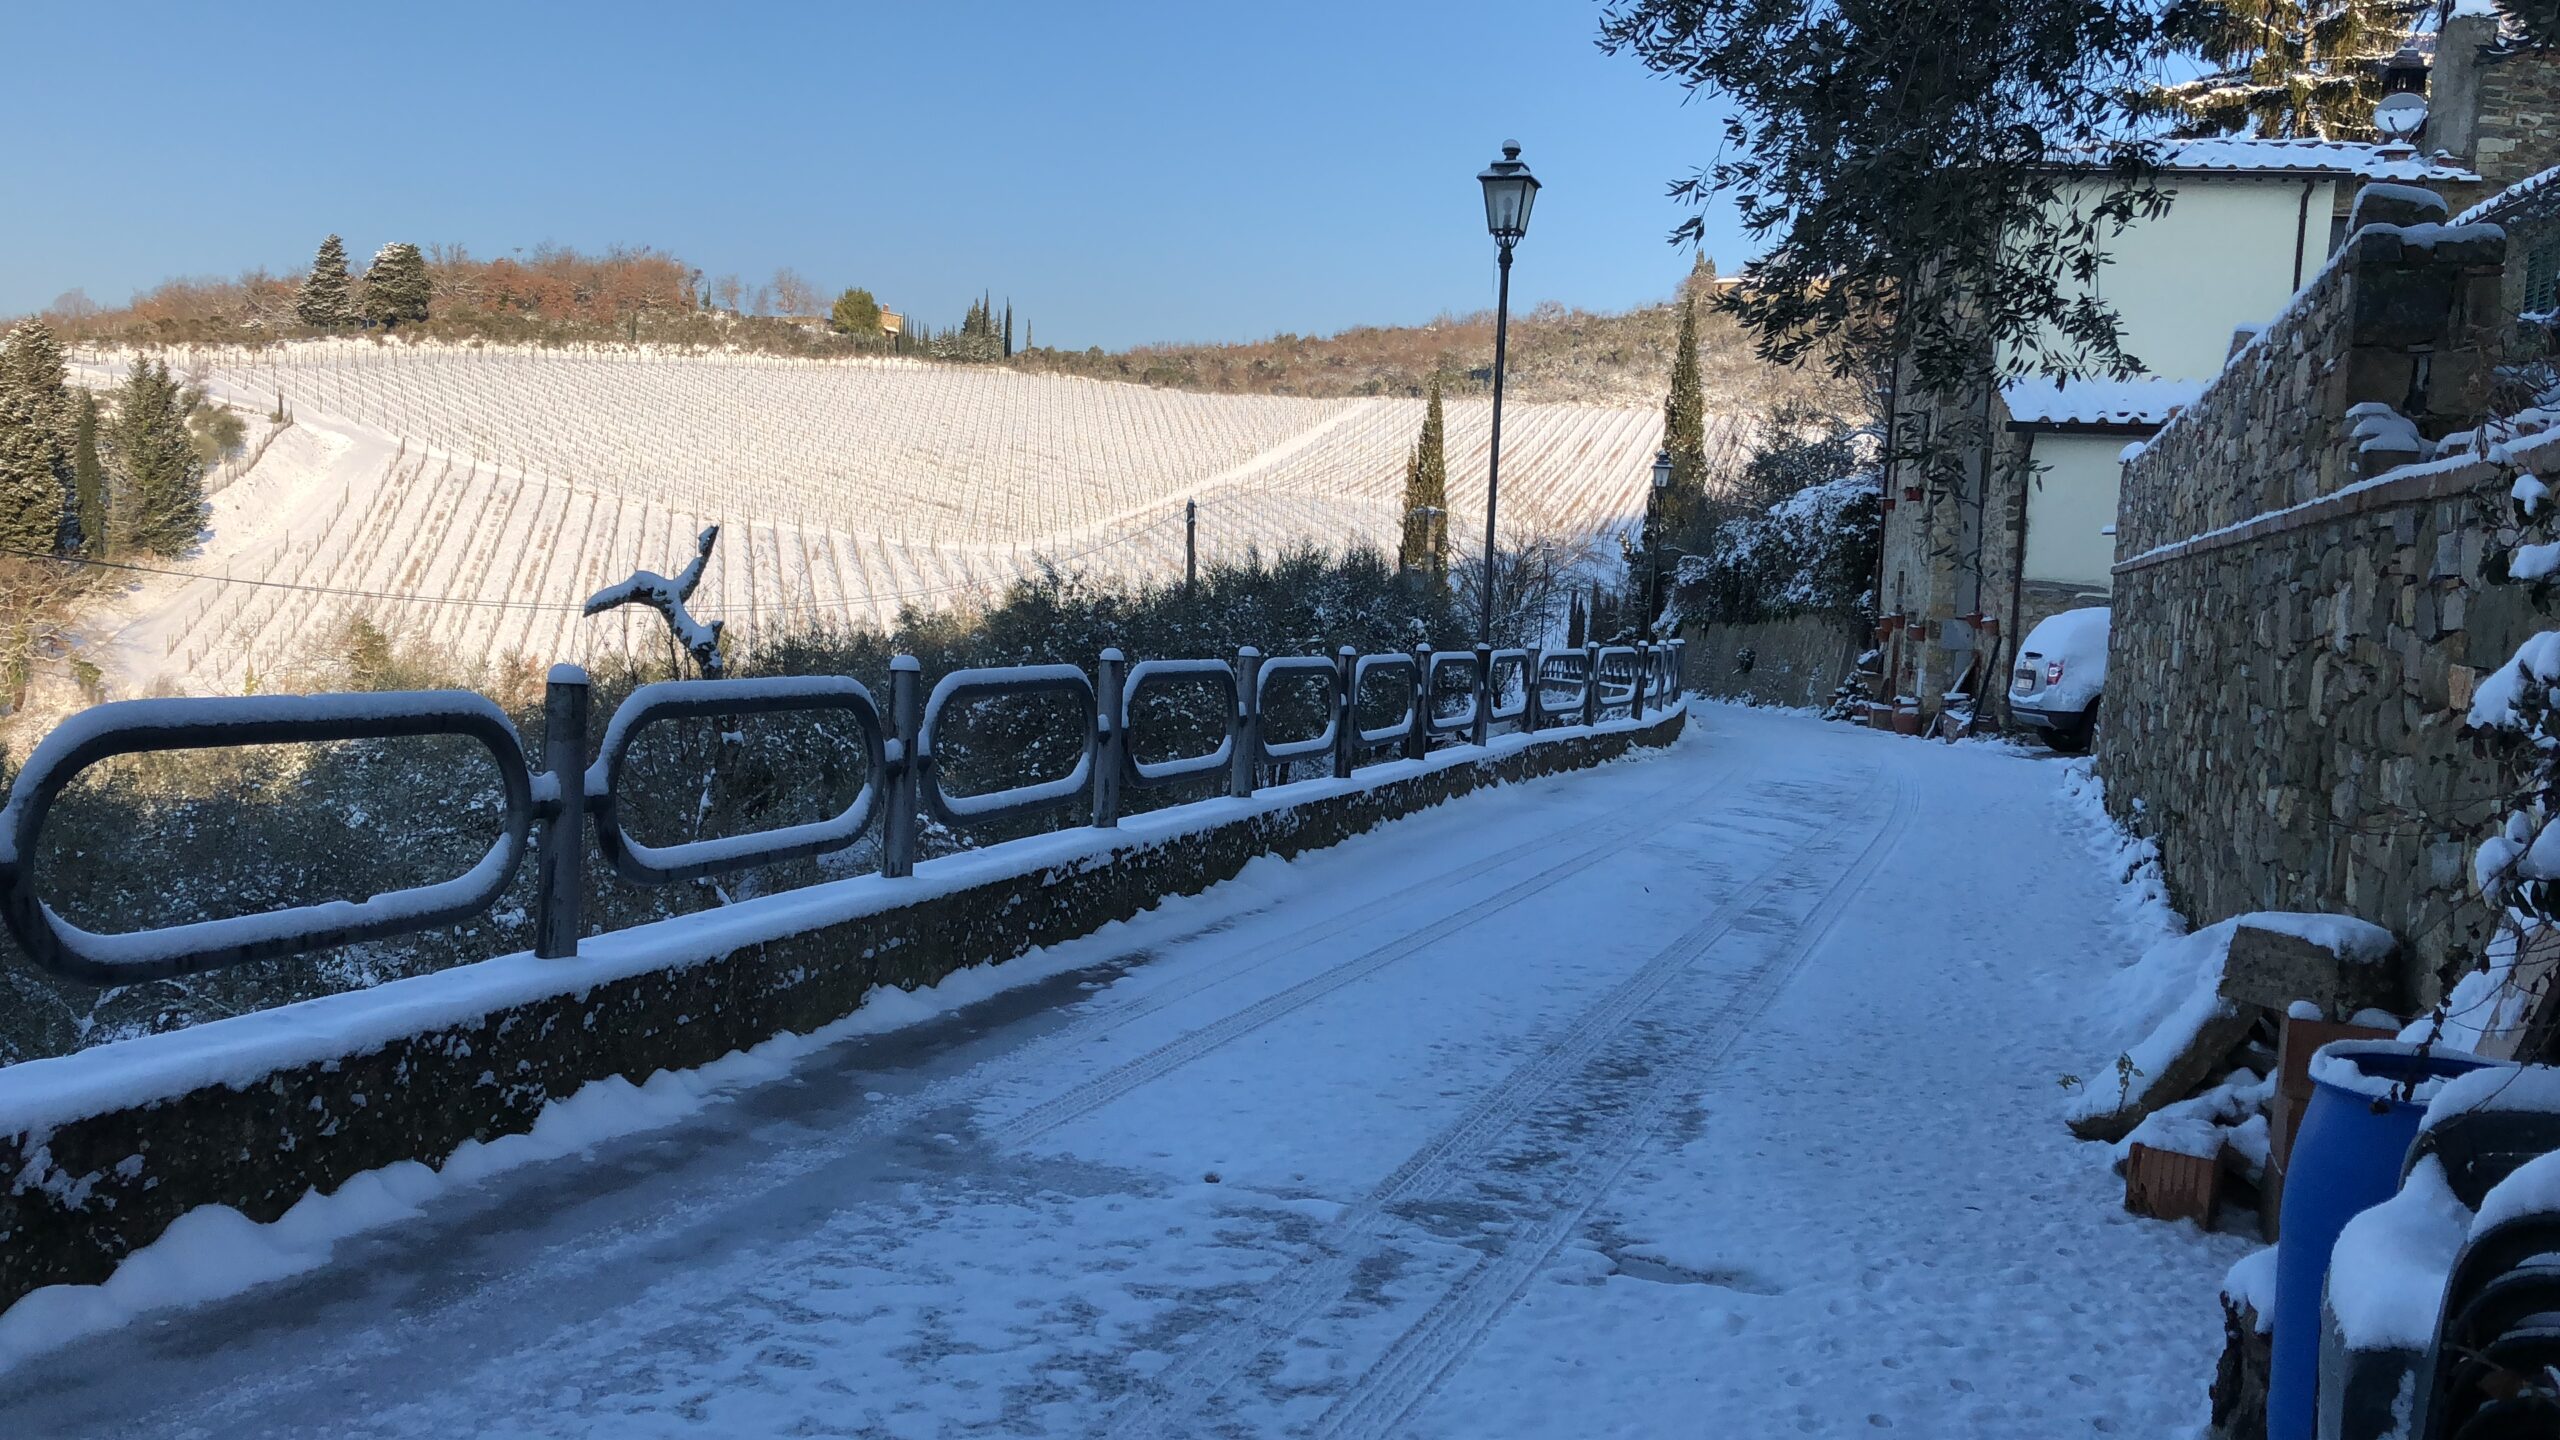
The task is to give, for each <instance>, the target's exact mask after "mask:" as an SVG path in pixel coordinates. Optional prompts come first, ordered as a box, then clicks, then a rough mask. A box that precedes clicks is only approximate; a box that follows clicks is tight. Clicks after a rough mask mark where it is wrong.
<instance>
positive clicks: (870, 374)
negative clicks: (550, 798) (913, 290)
mask: <svg viewBox="0 0 2560 1440" xmlns="http://www.w3.org/2000/svg"><path fill="white" fill-rule="evenodd" d="M88 358H89V359H90V361H91V363H90V364H89V365H88V366H87V367H85V370H84V374H85V376H86V378H89V379H90V380H92V381H93V382H95V381H101V380H104V379H107V378H109V377H110V376H111V375H112V374H113V373H114V370H115V364H116V359H117V357H115V356H112V355H107V356H94V357H88ZM188 363H189V364H191V365H192V366H194V367H195V368H196V369H197V371H198V373H200V374H202V375H203V377H204V378H205V380H206V382H207V383H208V384H209V386H210V387H211V389H212V390H213V391H214V393H216V394H217V395H219V396H221V397H223V398H224V399H226V400H228V401H230V402H231V403H232V404H234V405H235V406H237V407H238V408H240V409H242V410H244V411H250V412H253V413H265V412H268V411H271V410H273V409H274V408H275V407H276V406H277V405H278V404H279V402H281V404H282V406H283V407H284V408H285V409H287V410H289V411H290V412H291V415H292V417H293V421H294V424H293V426H292V428H290V429H288V430H286V431H285V432H284V433H282V434H281V435H279V436H278V437H277V438H276V439H275V441H274V443H273V444H272V445H271V446H270V447H269V449H268V450H267V451H266V453H265V454H264V455H263V456H262V457H261V459H260V461H259V463H258V464H256V465H254V466H252V467H251V468H250V469H249V470H248V471H247V472H246V473H245V474H244V475H243V476H242V477H240V478H239V479H238V480H237V481H236V482H234V483H232V484H230V485H228V486H227V487H226V488H224V489H223V490H222V491H221V492H220V493H219V494H218V495H217V496H216V497H215V503H214V523H213V526H212V537H211V540H210V543H209V544H208V546H207V547H206V549H205V551H204V552H203V554H202V555H200V556H198V557H196V558H195V559H193V560H191V561H189V562H187V567H186V568H188V569H189V570H191V571H193V572H195V573H197V574H200V575H204V576H208V577H215V578H208V579H204V580H195V581H183V580H175V579H171V578H168V577H161V578H157V579H154V580H151V581H150V582H148V583H146V584H145V585H144V586H143V587H142V588H141V589H140V590H139V591H138V592H137V593H136V594H135V595H133V596H132V597H130V598H129V599H128V600H127V602H126V603H125V606H124V609H123V613H122V615H121V616H120V617H119V618H120V621H121V625H122V628H121V630H120V631H118V632H117V634H116V639H115V643H114V644H113V645H112V647H111V651H110V653H111V654H112V656H113V660H114V665H113V669H114V670H115V671H117V672H120V674H121V677H122V678H124V679H126V680H128V681H130V682H132V683H134V684H136V685H144V684H148V683H151V682H153V681H157V680H164V679H165V680H167V681H169V682H172V683H174V684H176V685H177V686H179V687H180V688H185V689H215V690H230V689H236V688H238V686H239V684H240V683H241V680H242V678H243V676H244V673H245V672H249V671H261V672H265V673H273V672H274V671H275V670H276V669H277V668H278V667H279V666H284V665H289V664H291V663H294V661H295V660H296V658H297V656H298V655H300V654H301V653H302V652H303V651H304V650H305V648H306V647H307V646H308V644H309V642H310V639H311V637H312V635H313V633H314V631H315V627H321V626H325V625H327V624H330V623H332V622H333V621H335V620H337V619H339V618H341V617H344V616H346V615H350V614H364V615H367V616H369V617H371V618H372V619H373V620H374V621H375V622H376V623H377V624H379V625H381V626H382V627H383V628H384V629H385V630H388V631H391V632H393V633H395V634H402V635H411V636H422V637H426V638H431V639H433V640H435V641H437V642H440V643H443V644H446V645H449V646H451V647H453V648H454V649H455V650H456V651H457V652H460V653H465V654H470V655H474V656H480V657H488V658H498V657H503V656H506V655H509V654H516V655H522V656H525V657H528V658H531V659H537V660H545V661H547V660H552V659H560V658H590V657H593V656H595V655H597V654H599V653H604V652H608V651H612V650H615V649H618V648H622V647H625V646H628V645H632V644H651V643H657V640H656V635H655V632H654V631H653V629H652V627H651V626H650V625H648V624H644V623H642V619H645V617H641V619H635V618H633V617H630V616H628V615H617V616H611V617H605V618H601V619H598V620H593V621H587V620H582V619H581V618H580V616H579V614H578V602H579V601H580V600H581V599H582V598H583V597H584V596H585V595H586V594H587V593H588V592H590V591H591V590H593V589H595V588H596V587H597V586H599V585H602V584H605V583H608V582H610V581H612V580H614V579H617V578H619V577H620V576H622V575H625V574H628V573H629V572H630V571H631V570H632V569H634V568H635V567H638V566H645V565H671V564H674V563H677V562H678V561H680V559H681V558H682V557H683V556H684V555H685V554H686V553H687V552H688V551H689V550H690V549H691V544H692V537H693V536H694V535H695V534H696V533H697V531H698V530H699V529H700V528H701V527H703V526H705V525H709V524H718V525H719V526H721V533H722V537H723V538H722V541H721V544H720V548H719V551H718V553H717V554H716V555H715V556H714V557H713V559H712V562H711V566H710V569H709V572H708V573H707V575H706V576H705V579H704V582H703V594H702V598H701V600H700V601H699V602H698V603H697V605H696V607H695V608H696V609H697V611H698V612H699V613H700V614H702V616H703V617H704V618H705V619H714V618H716V619H722V620H725V621H727V622H728V627H729V630H730V632H731V633H732V634H734V635H738V636H739V637H740V638H750V637H752V635H753V634H754V633H755V632H756V631H757V630H758V629H760V628H763V627H769V626H774V625H785V626H802V625H808V624H813V623H826V622H844V621H874V622H880V621H888V620H891V619H894V618H895V616H896V614H897V613H898V611H899V609H900V608H901V607H902V606H907V605H917V606H922V607H925V608H935V607H938V606H942V605H946V604H950V603H954V602H957V601H960V600H962V599H964V598H966V597H968V596H970V595H972V594H983V593H987V592H988V591H989V590H991V589H992V588H993V587H996V586H1000V585H1002V584H1003V583H1004V582H1006V581H1008V580H1010V579H1012V578H1013V577H1015V576H1018V575H1021V574H1024V573H1026V572H1027V571H1028V570H1030V569H1031V568H1033V567H1034V566H1036V565H1038V564H1039V563H1041V562H1042V561H1055V562H1058V563H1060V564H1062V565H1065V566H1067V567H1069V568H1075V569H1083V570H1087V571H1090V572H1092V573H1095V574H1099V575H1106V576H1114V577H1155V578H1162V577H1165V576H1168V575H1174V574H1178V573H1180V569H1181V566H1182V563H1183V549H1184V518H1185V515H1184V512H1185V506H1186V503H1189V502H1195V501H1196V502H1197V504H1198V506H1199V519H1198V526H1199V529H1198V543H1199V550H1200V556H1201V560H1202V562H1203V563H1210V562H1213V561H1215V560H1217V559H1219V558H1220V557H1234V556H1239V555H1241V554H1242V553H1243V552H1244V551H1245V550H1246V549H1247V547H1260V548H1261V549H1262V550H1264V551H1266V552H1268V551H1271V550H1274V549H1277V548H1280V547H1284V546H1288V545H1292V544H1298V543H1314V544H1317V545H1323V546H1328V547H1334V546H1340V545H1343V544H1345V543H1350V542H1366V543H1369V544H1374V545H1387V546H1391V545H1392V544H1393V543H1394V539H1395V537H1396V536H1397V534H1398V533H1399V531H1400V527H1401V524H1402V517H1401V516H1400V515H1399V514H1398V507H1399V506H1400V504H1401V503H1402V499H1401V497H1402V485H1403V467H1404V461H1405V457H1406V455H1407V453H1408V451H1409V450H1410V448H1411V446H1412V444H1413V442H1414V437H1415V435H1416V433H1417V432H1418V430H1419V427H1420V424H1421V419H1422V402H1421V401H1419V400H1406V399H1350V400H1307V399H1292V398H1275V397H1266V396H1227V395H1203V394H1193V393H1186V392H1181V391H1171V390H1159V389H1152V388H1148V387H1144V386H1138V385H1129V384H1118V383H1112V382H1105V381H1094V380H1083V379H1076V378H1070V377H1050V376H1027V375H1021V374H1016V373H1013V372H1009V371H1002V370H993V369H976V368H968V367H953V366H940V365H927V364H921V363H916V362H907V361H793V360H779V359H773V358H769V357H755V356H735V355H730V356H717V357H699V356H676V355H664V354H656V353H649V352H632V351H622V352H602V351H597V352H564V351H536V350H480V349H459V348H439V347H425V346H420V347H408V346H379V345H373V344H367V343H361V342H320V343H309V344H298V345H291V346H284V347H277V348H268V349H261V350H247V349H243V350H229V351H214V350H207V351H198V352H194V353H193V354H192V356H191V357H190V359H189V362H188ZM1489 411H1490V407H1489V405H1488V404H1487V403H1485V402H1483V401H1481V400H1453V401H1451V402H1450V404H1449V407H1448V424H1449V441H1448V446H1449V471H1450V476H1451V482H1450V490H1451V497H1450V509H1451V512H1452V513H1451V517H1450V527H1451V533H1452V534H1453V535H1454V536H1457V537H1461V539H1462V542H1463V537H1466V536H1470V535H1473V534H1476V533H1479V531H1480V528H1481V526H1482V523H1483V522H1482V516H1483V508H1482V507H1483V493H1484V473H1485V447H1486V440H1487V432H1488V420H1489ZM1711 424H1712V425H1713V427H1714V428H1713V429H1712V431H1711V435H1710V444H1711V447H1713V448H1714V449H1717V450H1725V449H1729V448H1730V447H1732V446H1734V445H1736V444H1738V443H1739V440H1740V438H1741V429H1740V427H1739V426H1738V425H1737V424H1736V423H1735V422H1733V421H1731V420H1719V421H1715V422H1711ZM1503 428H1504V435H1503V461H1504V464H1503V480H1504V488H1503V506H1504V509H1503V515H1504V517H1505V523H1504V528H1505V529H1506V531H1514V530H1516V531H1517V532H1518V533H1564V534H1570V535H1574V536H1578V537H1583V538H1587V539H1589V540H1591V541H1593V542H1595V543H1597V542H1605V541H1607V540H1608V539H1609V538H1611V537H1613V536H1615V535H1618V534H1621V533H1624V532H1625V531H1626V530H1627V529H1628V528H1629V527H1630V526H1632V525H1634V524H1636V523H1638V521H1639V520H1640V519H1641V517H1642V514H1643V504H1644V486H1645V483H1646V474H1647V466H1648V464H1649V462H1650V459H1651V456H1652V453H1653V450H1654V448H1655V447H1656V445H1657V444H1658V443H1659V441H1660V436H1661V419H1660V416H1659V415H1658V414H1657V413H1655V412H1654V411H1652V410H1650V409H1621V408H1611V407H1603V406H1584V405H1552V404H1520V403H1514V404H1512V405H1510V406H1509V407H1507V409H1506V412H1505V416H1504V427H1503ZM223 577H227V578H228V579H229V580H231V581H233V582H237V581H243V580H251V581H258V582H262V583H261V584H256V585H250V584H240V583H223Z"/></svg>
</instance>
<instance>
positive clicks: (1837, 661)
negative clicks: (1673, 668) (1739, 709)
mask: <svg viewBox="0 0 2560 1440" xmlns="http://www.w3.org/2000/svg"><path fill="white" fill-rule="evenodd" d="M1680 633H1681V637H1682V638H1683V639H1685V640H1687V641H1688V642H1689V653H1688V659H1687V664H1688V667H1689V673H1688V680H1689V687H1690V688H1691V689H1693V690H1695V691H1697V692H1698V693H1699V694H1701V695H1712V696H1714V697H1716V698H1717V699H1719V700H1748V701H1752V702H1754V703H1756V704H1761V705H1811V706H1822V705H1827V704H1829V703H1830V701H1831V694H1832V692H1833V691H1835V690H1837V689H1839V688H1840V682H1841V681H1843V680H1846V679H1848V678H1849V672H1850V670H1851V669H1852V668H1854V666H1855V665H1856V663H1857V659H1858V653H1859V652H1860V651H1861V650H1864V649H1865V648H1866V640H1867V632H1866V630H1865V628H1864V627H1863V626H1859V625H1856V624H1853V623H1850V622H1847V621H1842V620H1839V619H1836V618H1833V617H1831V616H1827V615H1798V616H1794V617H1792V618H1790V619H1786V620H1766V621H1761V622H1759V623H1757V624H1752V625H1699V624H1694V623H1693V624H1689V625H1685V626H1683V627H1681V632H1680ZM1745 650H1748V651H1750V652H1751V666H1750V668H1749V669H1748V670H1745V669H1744V668H1743V666H1742V659H1741V657H1742V652H1743V651H1745Z"/></svg>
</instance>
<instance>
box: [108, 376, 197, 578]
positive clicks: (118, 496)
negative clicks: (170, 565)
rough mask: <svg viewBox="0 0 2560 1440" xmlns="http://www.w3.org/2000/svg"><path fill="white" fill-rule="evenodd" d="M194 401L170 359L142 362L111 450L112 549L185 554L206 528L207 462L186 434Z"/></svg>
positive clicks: (122, 395)
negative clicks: (171, 367)
mask: <svg viewBox="0 0 2560 1440" xmlns="http://www.w3.org/2000/svg"><path fill="white" fill-rule="evenodd" d="M193 407H194V397H193V396H191V395H189V394H188V393H187V391H186V388H185V387H184V386H182V385H180V384H179V383H178V382H177V381H176V380H175V379H173V378H171V376H170V374H169V366H168V364H167V362H165V361H156V360H154V361H146V360H141V359H136V360H135V361H134V362H133V369H132V371H131V372H129V373H128V374H127V375H126V376H125V382H124V384H123V385H122V386H121V387H119V388H118V390H117V391H116V397H115V415H114V418H113V420H112V421H111V422H110V423H109V424H108V426H107V445H108V450H109V453H110V456H111V458H112V459H113V460H114V462H115V468H114V470H113V471H112V473H111V476H110V480H109V492H108V499H107V516H108V520H109V521H110V523H111V525H112V526H113V529H112V531H111V533H110V543H112V544H113V545H115V546H116V547H117V548H118V549H125V548H132V549H137V550H147V551H150V552H152V553H154V554H159V555H178V554H183V553H185V552H186V551H187V550H188V549H189V548H190V547H192V546H193V545H194V544H195V542H196V535H197V532H198V531H199V530H201V529H202V528H203V525H204V464H203V462H202V461H201V460H199V459H198V458H197V455H196V447H195V444H194V437H193V436H191V435H189V434H188V432H187V412H188V411H189V410H190V409H192V408H193Z"/></svg>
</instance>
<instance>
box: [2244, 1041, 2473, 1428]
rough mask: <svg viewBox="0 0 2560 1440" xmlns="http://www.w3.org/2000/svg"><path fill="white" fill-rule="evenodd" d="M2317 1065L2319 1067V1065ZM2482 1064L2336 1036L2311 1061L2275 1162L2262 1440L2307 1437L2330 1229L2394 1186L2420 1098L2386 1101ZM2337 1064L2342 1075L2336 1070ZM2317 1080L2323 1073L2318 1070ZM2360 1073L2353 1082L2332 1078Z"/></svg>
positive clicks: (2312, 1417) (2333, 1235)
mask: <svg viewBox="0 0 2560 1440" xmlns="http://www.w3.org/2000/svg"><path fill="white" fill-rule="evenodd" d="M2324 1062H2326V1063H2324ZM2490 1063H2492V1062H2490V1061H2486V1060H2481V1059H2478V1058H2476V1057H2473V1056H2469V1055H2462V1054H2458V1053H2456V1054H2444V1053H2437V1054H2432V1055H2421V1054H2419V1053H2418V1052H2417V1047H2415V1046H2413V1045H2404V1044H2402V1043H2400V1042H2399V1041H2396V1040H2336V1041H2332V1042H2330V1043H2329V1044H2327V1045H2324V1046H2322V1047H2320V1053H2319V1055H2318V1056H2316V1057H2314V1058H2313V1060H2312V1062H2311V1079H2312V1086H2311V1103H2310V1106H2309V1107H2308V1108H2307V1109H2305V1110H2304V1111H2303V1114H2302V1128H2301V1130H2300V1131H2298V1132H2297V1133H2296V1134H2295V1136H2294V1141H2293V1156H2292V1158H2291V1159H2290V1160H2289V1161H2288V1162H2287V1163H2286V1165H2285V1168H2284V1225H2283V1227H2282V1229H2281V1230H2280V1231H2279V1232H2278V1235H2277V1239H2276V1313H2275V1363H2274V1365H2273V1367H2272V1370H2271V1372H2270V1373H2269V1375H2268V1378H2267V1440H2313V1433H2314V1425H2315V1423H2316V1421H2317V1419H2318V1414H2317V1409H2318V1396H2319V1389H2320V1323H2321V1322H2320V1296H2321V1287H2322V1286H2323V1285H2324V1284H2325V1283H2326V1281H2327V1280H2328V1277H2329V1251H2330V1248H2331V1247H2332V1246H2334V1245H2336V1244H2337V1243H2338V1232H2339V1231H2341V1230H2344V1229H2346V1228H2347V1222H2348V1221H2349V1220H2352V1219H2354V1218H2355V1217H2356V1216H2357V1215H2360V1214H2362V1213H2363V1212H2364V1211H2366V1210H2369V1209H2371V1208H2372V1207H2374V1206H2376V1205H2379V1204H2381V1203H2382V1202H2383V1201H2385V1200H2388V1199H2390V1198H2391V1197H2392V1195H2393V1194H2394V1193H2395V1192H2397V1191H2398V1190H2399V1188H2400V1162H2401V1161H2402V1160H2403V1159H2405V1158H2406V1157H2407V1155H2408V1153H2409V1143H2410V1142H2411V1141H2413V1140H2415V1139H2417V1138H2418V1122H2419V1120H2420V1119H2422V1118H2424V1116H2425V1115H2426V1109H2427V1107H2426V1106H2425V1105H2424V1104H2423V1103H2415V1104H2413V1103H2411V1102H2409V1101H2405V1100H2398V1099H2393V1098H2390V1097H2391V1094H2392V1092H2393V1091H2395V1090H2399V1089H2404V1088H2406V1087H2407V1086H2408V1084H2409V1082H2411V1081H2413V1080H2414V1081H2419V1082H2424V1081H2427V1080H2437V1079H2443V1078H2445V1077H2447V1076H2452V1075H2459V1074H2462V1073H2463V1072H2464V1071H2467V1070H2478V1069H2481V1068H2482V1067H2484V1066H2486V1065H2488V1064H2490ZM2339 1065H2344V1066H2345V1067H2346V1068H2347V1070H2348V1071H2349V1072H2350V1074H2349V1076H2344V1077H2342V1076H2340V1075H2339V1074H2338V1073H2337V1067H2338V1066H2339ZM2324 1071H2325V1072H2327V1078H2323V1072H2324ZM2350 1077H2360V1078H2356V1079H2354V1080H2353V1083H2337V1082H2340V1081H2343V1080H2347V1079H2349V1078H2350Z"/></svg>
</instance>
